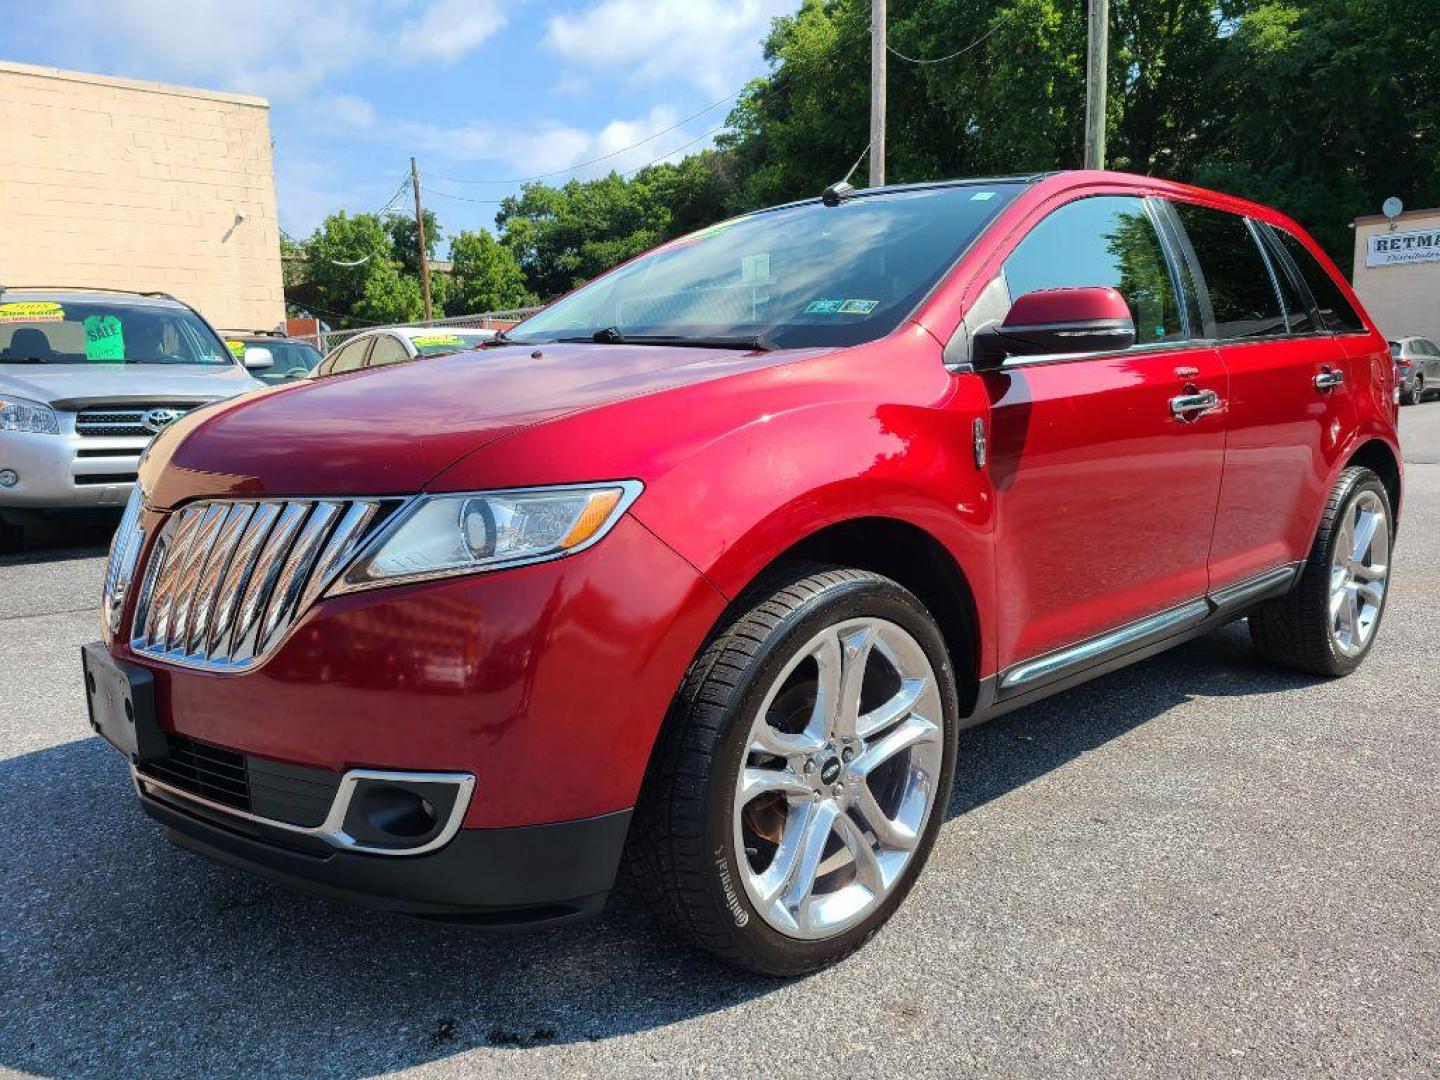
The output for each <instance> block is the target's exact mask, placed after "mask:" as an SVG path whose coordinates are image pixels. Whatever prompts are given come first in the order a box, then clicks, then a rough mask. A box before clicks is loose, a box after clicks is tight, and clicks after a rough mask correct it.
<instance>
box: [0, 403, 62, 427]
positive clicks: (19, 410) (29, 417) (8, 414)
mask: <svg viewBox="0 0 1440 1080" xmlns="http://www.w3.org/2000/svg"><path fill="white" fill-rule="evenodd" d="M0 431H29V432H32V433H34V434H36V435H55V434H57V433H58V432H59V431H60V425H59V424H58V423H57V422H56V420H55V411H54V410H53V409H51V408H50V406H48V405H41V404H40V403H39V402H38V401H26V400H25V399H24V398H14V397H0Z"/></svg>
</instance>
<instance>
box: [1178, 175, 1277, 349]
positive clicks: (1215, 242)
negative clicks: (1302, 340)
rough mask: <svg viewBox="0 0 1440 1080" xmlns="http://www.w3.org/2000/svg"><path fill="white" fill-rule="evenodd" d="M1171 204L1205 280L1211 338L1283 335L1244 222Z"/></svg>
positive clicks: (1265, 268) (1266, 274)
mask: <svg viewBox="0 0 1440 1080" xmlns="http://www.w3.org/2000/svg"><path fill="white" fill-rule="evenodd" d="M1174 206H1175V214H1176V216H1177V217H1178V218H1179V219H1180V223H1181V224H1182V225H1183V226H1184V227H1185V232H1186V233H1187V234H1188V235H1189V237H1190V246H1191V247H1193V248H1194V249H1195V257H1196V259H1198V260H1199V262H1200V272H1201V273H1202V274H1203V275H1204V277H1205V288H1206V291H1207V292H1208V293H1209V294H1210V307H1211V309H1212V310H1213V311H1214V313H1215V336H1216V337H1217V338H1219V339H1220V340H1222V341H1234V340H1241V339H1251V338H1265V337H1279V336H1282V335H1284V334H1286V333H1288V329H1287V325H1286V322H1285V315H1284V313H1283V312H1282V311H1281V310H1280V298H1279V297H1278V296H1277V295H1276V293H1275V282H1274V279H1272V278H1271V276H1270V267H1269V264H1268V263H1266V261H1265V256H1264V255H1263V254H1262V253H1261V251H1260V248H1259V246H1258V245H1257V244H1256V243H1255V236H1254V234H1252V233H1251V232H1250V226H1249V225H1248V224H1246V222H1245V219H1244V218H1242V217H1239V216H1238V215H1236V214H1227V213H1225V212H1223V211H1220V210H1211V209H1209V208H1208V207H1204V206H1196V205H1194V204H1193V203H1175V204H1174Z"/></svg>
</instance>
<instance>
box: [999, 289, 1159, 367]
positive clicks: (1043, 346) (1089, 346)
mask: <svg viewBox="0 0 1440 1080" xmlns="http://www.w3.org/2000/svg"><path fill="white" fill-rule="evenodd" d="M1134 344H1135V322H1134V320H1133V319H1132V318H1131V317H1130V309H1129V308H1128V307H1127V306H1126V305H1125V298H1124V297H1123V296H1121V295H1120V294H1119V293H1118V292H1116V291H1115V290H1114V289H1110V288H1102V287H1089V286H1087V287H1084V288H1078V289H1037V290H1036V291H1035V292H1030V293H1026V294H1025V295H1024V296H1022V297H1020V298H1019V299H1018V300H1016V301H1015V302H1014V303H1013V304H1011V305H1010V312H1009V314H1007V315H1006V316H1005V321H1004V322H1003V323H1001V324H999V325H998V326H997V325H995V324H993V323H992V324H991V325H990V326H987V327H986V328H985V329H983V330H981V331H980V332H979V333H977V334H976V335H975V361H976V364H975V366H976V367H978V368H981V369H993V368H997V367H999V366H1000V365H1001V364H1003V363H1004V362H1005V360H1006V358H1007V357H1011V356H1050V355H1072V354H1075V353H1101V352H1118V351H1120V350H1122V349H1128V348H1130V346H1132V345H1134Z"/></svg>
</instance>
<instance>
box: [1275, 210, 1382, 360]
mask: <svg viewBox="0 0 1440 1080" xmlns="http://www.w3.org/2000/svg"><path fill="white" fill-rule="evenodd" d="M1275 236H1276V237H1277V238H1278V239H1279V241H1280V246H1281V247H1282V248H1284V250H1285V253H1286V254H1287V255H1289V256H1290V259H1291V261H1292V262H1293V263H1294V264H1295V269H1296V270H1298V271H1299V272H1300V277H1301V278H1303V279H1304V281H1305V285H1306V286H1307V287H1308V288H1309V290H1310V295H1311V296H1312V297H1314V298H1315V306H1316V308H1318V309H1319V312H1320V322H1321V325H1322V328H1323V329H1325V330H1328V331H1330V332H1331V333H1333V334H1363V333H1365V320H1364V319H1362V318H1360V313H1359V312H1358V311H1356V310H1355V305H1353V304H1352V303H1350V301H1349V300H1347V299H1345V294H1344V293H1343V292H1341V291H1340V286H1339V285H1337V284H1335V279H1334V278H1332V277H1331V276H1330V273H1329V271H1327V270H1326V269H1325V268H1324V267H1323V266H1321V265H1320V262H1319V260H1317V259H1316V258H1315V256H1314V255H1312V254H1310V249H1309V248H1307V247H1306V246H1305V245H1304V244H1303V243H1301V242H1300V238H1299V237H1297V236H1295V235H1294V234H1293V233H1290V232H1288V231H1286V230H1285V229H1281V228H1276V229H1275Z"/></svg>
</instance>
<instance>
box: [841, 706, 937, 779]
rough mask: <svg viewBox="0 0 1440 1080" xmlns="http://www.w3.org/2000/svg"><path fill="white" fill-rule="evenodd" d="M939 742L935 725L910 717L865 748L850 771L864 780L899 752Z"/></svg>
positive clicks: (916, 717) (923, 719) (852, 763)
mask: <svg viewBox="0 0 1440 1080" xmlns="http://www.w3.org/2000/svg"><path fill="white" fill-rule="evenodd" d="M939 741H940V729H939V728H938V727H937V726H936V725H934V724H932V723H931V722H930V721H929V720H926V719H925V718H924V717H923V716H914V715H912V716H911V717H910V718H909V719H907V720H905V721H904V722H903V723H901V724H899V725H898V726H897V727H896V728H895V729H894V730H893V731H892V732H890V734H889V735H886V736H885V737H884V738H883V739H881V740H880V741H879V742H876V743H873V744H872V745H870V746H867V747H866V748H865V752H864V753H862V754H861V755H860V756H859V757H857V758H856V759H855V760H854V761H853V762H851V763H850V771H851V773H852V774H854V775H855V776H857V777H859V778H861V779H864V778H865V777H868V776H869V775H870V774H871V773H872V772H874V771H875V770H876V769H878V768H879V767H880V766H881V765H883V764H885V762H887V761H889V760H890V759H891V758H893V757H894V756H895V755H896V754H898V753H900V752H901V751H904V750H909V749H911V748H912V747H915V746H919V745H921V744H922V743H938V742H939Z"/></svg>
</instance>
